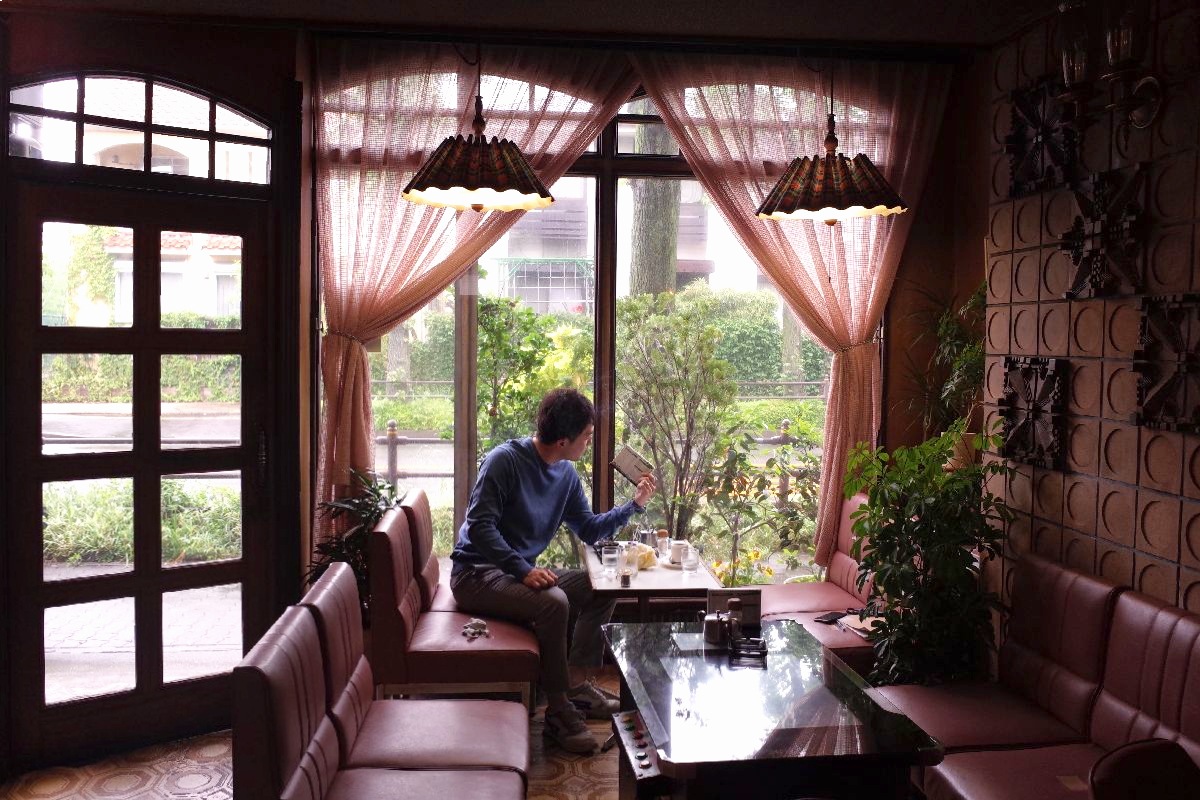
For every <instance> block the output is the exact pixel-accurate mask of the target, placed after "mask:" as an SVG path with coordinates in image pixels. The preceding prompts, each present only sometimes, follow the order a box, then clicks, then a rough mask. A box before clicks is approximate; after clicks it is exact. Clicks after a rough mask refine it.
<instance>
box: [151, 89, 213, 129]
mask: <svg viewBox="0 0 1200 800" xmlns="http://www.w3.org/2000/svg"><path fill="white" fill-rule="evenodd" d="M209 105H210V103H209V101H208V100H207V99H206V98H203V97H197V96H196V95H194V94H192V93H190V92H185V91H183V90H181V89H174V88H172V87H170V86H163V85H162V84H159V83H156V84H154V120H153V121H154V124H155V125H169V126H170V127H172V128H191V129H192V130H197V131H207V130H208V129H209V124H208V109H209Z"/></svg>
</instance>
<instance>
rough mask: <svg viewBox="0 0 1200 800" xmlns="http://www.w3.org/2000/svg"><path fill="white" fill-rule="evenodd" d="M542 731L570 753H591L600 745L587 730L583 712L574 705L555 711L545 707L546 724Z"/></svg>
mask: <svg viewBox="0 0 1200 800" xmlns="http://www.w3.org/2000/svg"><path fill="white" fill-rule="evenodd" d="M542 733H543V734H544V735H545V736H548V737H550V738H551V739H553V740H554V741H555V742H557V743H558V746H559V747H561V748H562V749H563V750H566V751H568V752H571V753H591V752H593V751H594V750H595V749H596V748H597V747H599V746H600V745H599V744H598V743H597V742H596V739H595V737H593V736H592V733H591V731H589V730H588V726H587V723H586V722H584V720H583V714H580V713H579V711H578V710H577V709H576V708H575V707H574V706H566V707H565V708H562V709H559V710H557V711H555V710H552V709H549V708H547V709H546V724H545V725H544V726H543V727H542Z"/></svg>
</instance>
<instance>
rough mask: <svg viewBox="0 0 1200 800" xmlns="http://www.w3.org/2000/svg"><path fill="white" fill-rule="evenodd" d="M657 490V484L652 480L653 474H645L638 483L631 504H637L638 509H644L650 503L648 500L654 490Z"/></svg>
mask: <svg viewBox="0 0 1200 800" xmlns="http://www.w3.org/2000/svg"><path fill="white" fill-rule="evenodd" d="M657 488H658V482H657V481H656V480H654V474H653V473H651V472H647V473H646V474H645V475H643V476H642V479H641V480H640V481H638V484H637V491H636V492H634V495H633V502H635V503H637V504H638V506H639V507H641V508H645V507H646V504H647V503H649V502H650V498H651V497H653V496H654V490H655V489H657Z"/></svg>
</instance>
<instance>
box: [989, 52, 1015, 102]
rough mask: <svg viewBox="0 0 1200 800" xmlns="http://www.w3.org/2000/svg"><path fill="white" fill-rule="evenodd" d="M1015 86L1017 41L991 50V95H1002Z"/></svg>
mask: <svg viewBox="0 0 1200 800" xmlns="http://www.w3.org/2000/svg"><path fill="white" fill-rule="evenodd" d="M1015 88H1017V43H1016V42H1009V43H1008V44H1005V45H1001V46H1000V47H998V48H996V49H995V50H993V51H992V95H993V96H994V97H1003V96H1005V95H1007V94H1008V93H1009V92H1011V91H1012V90H1013V89H1015Z"/></svg>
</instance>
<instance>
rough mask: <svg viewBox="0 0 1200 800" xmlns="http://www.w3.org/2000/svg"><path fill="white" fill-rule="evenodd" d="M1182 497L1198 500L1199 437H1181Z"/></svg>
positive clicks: (1199, 472) (1199, 484) (1199, 493)
mask: <svg viewBox="0 0 1200 800" xmlns="http://www.w3.org/2000/svg"><path fill="white" fill-rule="evenodd" d="M1183 496H1184V497H1189V498H1191V499H1192V500H1200V436H1190V435H1189V436H1184V437H1183Z"/></svg>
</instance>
